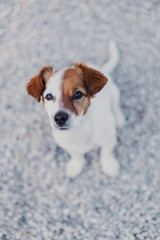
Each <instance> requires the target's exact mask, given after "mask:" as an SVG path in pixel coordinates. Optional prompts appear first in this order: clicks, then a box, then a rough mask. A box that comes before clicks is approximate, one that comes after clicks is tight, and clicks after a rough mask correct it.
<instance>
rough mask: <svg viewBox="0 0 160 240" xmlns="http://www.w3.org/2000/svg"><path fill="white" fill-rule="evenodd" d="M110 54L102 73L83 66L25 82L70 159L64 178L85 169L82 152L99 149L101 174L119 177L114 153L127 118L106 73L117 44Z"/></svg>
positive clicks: (47, 69)
mask: <svg viewBox="0 0 160 240" xmlns="http://www.w3.org/2000/svg"><path fill="white" fill-rule="evenodd" d="M110 52H111V59H110V61H109V62H108V63H107V64H105V65H104V66H103V67H102V68H99V69H100V71H98V70H95V68H91V67H88V66H87V65H85V64H84V63H75V64H74V67H73V68H65V69H62V70H60V71H53V67H52V66H46V67H43V68H42V70H41V71H40V72H39V74H38V75H36V76H35V77H33V78H32V79H31V80H30V81H29V83H28V84H27V91H28V94H30V95H31V96H32V97H34V98H36V99H37V101H38V102H40V100H41V98H42V100H43V103H44V107H45V109H46V112H47V113H48V116H49V118H50V123H51V127H52V130H53V135H54V138H55V141H56V143H57V144H58V145H59V146H61V147H62V148H64V149H65V150H66V151H67V152H68V153H69V154H70V155H71V159H70V161H69V162H68V163H67V168H66V175H67V176H68V177H71V178H74V177H75V176H77V175H78V174H79V173H80V172H81V170H82V169H83V166H84V163H85V160H84V154H85V153H86V152H88V151H90V150H91V149H94V148H95V147H101V155H100V163H101V167H102V170H103V172H104V173H106V174H108V175H110V176H116V175H117V174H118V170H119V164H118V162H117V160H116V159H115V157H114V156H113V153H112V152H113V149H114V147H115V144H116V127H121V126H123V124H124V117H123V115H122V112H121V110H120V107H119V90H118V88H117V86H116V85H115V84H114V83H113V81H112V80H111V78H110V77H109V75H108V74H109V73H111V72H112V70H113V68H114V67H115V66H116V64H117V63H118V58H119V57H118V51H117V48H116V45H115V44H114V43H113V42H111V43H110ZM104 74H105V75H107V77H109V81H108V78H107V77H106V76H105V75H104ZM106 83H107V84H106Z"/></svg>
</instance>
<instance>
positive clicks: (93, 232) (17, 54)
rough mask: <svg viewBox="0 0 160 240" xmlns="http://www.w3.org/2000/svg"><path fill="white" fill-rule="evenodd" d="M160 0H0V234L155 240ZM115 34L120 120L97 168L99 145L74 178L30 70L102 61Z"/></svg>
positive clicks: (2, 239) (159, 234) (158, 239)
mask: <svg viewBox="0 0 160 240" xmlns="http://www.w3.org/2000/svg"><path fill="white" fill-rule="evenodd" d="M159 25H160V2H159V1H157V0H152V1H148V0H147V1H146V0H142V1H138V0H135V1H127V0H124V1H115V0H114V1H113V0H107V1H102V0H93V1H86V0H82V1H73V0H71V1H64V0H61V1H59V0H54V1H51V0H48V1H46V2H45V1H44V2H43V1H41V2H40V1H38V0H36V1H32V0H22V1H20V0H17V1H11V0H8V1H6V0H1V1H0V72H1V74H0V96H1V103H0V240H33V239H36V240H75V239H78V240H84V239H85V240H93V239H95V240H144V239H145V240H160V147H159V146H160V123H159V122H160V101H159V99H160V79H159V78H160V28H159ZM110 40H115V41H116V43H117V46H118V49H119V52H120V62H119V65H118V66H117V68H116V70H115V71H114V73H113V74H112V77H113V79H114V81H115V82H116V84H117V85H118V86H119V88H120V90H121V106H122V110H123V113H124V115H125V117H126V125H125V127H124V128H123V129H121V130H118V133H117V136H118V142H117V146H116V148H115V155H116V157H117V159H118V161H119V163H120V167H121V171H120V175H119V176H118V177H117V178H109V177H107V176H105V175H104V174H103V173H102V172H101V170H100V165H99V151H98V150H96V149H95V150H94V151H92V152H91V153H90V155H89V157H88V158H87V160H86V166H85V168H84V171H83V172H82V173H81V174H80V175H79V176H78V177H77V178H76V179H74V180H72V181H71V180H69V179H68V178H66V177H65V165H66V162H67V161H68V159H69V156H68V154H67V153H66V152H64V151H63V150H62V149H61V148H60V147H57V146H56V145H55V143H54V140H53V138H52V134H51V128H50V125H49V120H48V117H47V115H46V113H45V111H44V109H43V104H42V103H39V104H38V103H37V102H36V100H34V99H33V98H31V97H28V95H27V92H26V90H25V86H26V83H27V82H28V80H29V79H30V78H31V77H33V76H34V75H35V74H37V73H38V71H39V70H40V68H41V67H42V66H44V65H53V66H54V69H60V68H62V67H66V66H68V65H71V63H73V62H74V61H84V62H91V63H94V64H97V65H101V64H103V63H104V62H105V61H106V60H107V59H108V58H109V52H108V42H109V41H110Z"/></svg>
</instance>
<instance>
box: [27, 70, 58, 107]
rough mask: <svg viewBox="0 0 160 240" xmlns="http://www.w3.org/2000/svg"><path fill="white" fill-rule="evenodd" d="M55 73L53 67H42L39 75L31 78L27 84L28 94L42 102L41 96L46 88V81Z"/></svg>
mask: <svg viewBox="0 0 160 240" xmlns="http://www.w3.org/2000/svg"><path fill="white" fill-rule="evenodd" d="M52 74H53V67H52V66H46V67H43V68H42V69H41V71H40V72H39V74H38V75H36V76H35V77H33V78H31V79H30V81H29V83H28V84H27V86H26V89H27V92H28V94H30V95H31V96H32V97H34V98H36V99H37V101H38V102H40V99H41V96H42V94H43V92H44V90H45V87H46V83H47V81H48V80H49V78H50V77H51V75H52Z"/></svg>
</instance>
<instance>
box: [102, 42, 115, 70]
mask: <svg viewBox="0 0 160 240" xmlns="http://www.w3.org/2000/svg"><path fill="white" fill-rule="evenodd" d="M109 52H110V59H109V61H108V62H107V63H106V64H104V65H103V67H102V72H103V73H106V74H110V73H112V71H113V70H114V68H115V67H116V66H117V64H118V62H119V52H118V49H117V46H116V43H115V42H114V41H110V42H109Z"/></svg>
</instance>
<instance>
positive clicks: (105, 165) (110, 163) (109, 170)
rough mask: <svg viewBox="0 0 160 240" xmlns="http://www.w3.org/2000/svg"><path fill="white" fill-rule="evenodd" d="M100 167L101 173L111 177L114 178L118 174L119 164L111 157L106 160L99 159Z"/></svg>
mask: <svg viewBox="0 0 160 240" xmlns="http://www.w3.org/2000/svg"><path fill="white" fill-rule="evenodd" d="M101 166H102V171H103V172H104V173H105V174H107V175H109V176H111V177H116V176H117V175H118V173H119V164H118V162H117V160H116V159H115V158H114V156H112V155H111V156H110V157H109V158H107V159H101Z"/></svg>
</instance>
